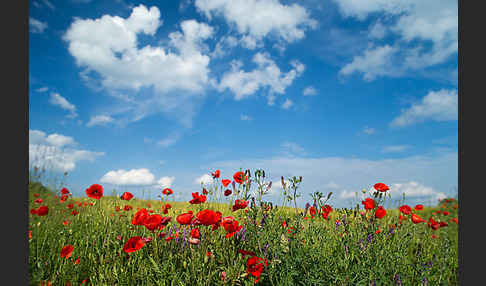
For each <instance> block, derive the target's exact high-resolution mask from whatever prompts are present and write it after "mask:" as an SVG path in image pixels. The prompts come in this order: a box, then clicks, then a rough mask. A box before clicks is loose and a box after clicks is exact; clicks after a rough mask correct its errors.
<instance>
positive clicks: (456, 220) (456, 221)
mask: <svg viewBox="0 0 486 286" xmlns="http://www.w3.org/2000/svg"><path fill="white" fill-rule="evenodd" d="M451 220H452V221H453V222H455V223H456V224H458V223H459V220H458V219H457V217H454V218H452V219H451Z"/></svg>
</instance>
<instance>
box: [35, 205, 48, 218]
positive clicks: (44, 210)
mask: <svg viewBox="0 0 486 286" xmlns="http://www.w3.org/2000/svg"><path fill="white" fill-rule="evenodd" d="M36 213H37V215H38V216H45V215H46V214H48V213H49V207H48V206H41V207H39V208H37V210H36Z"/></svg>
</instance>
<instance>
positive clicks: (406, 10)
mask: <svg viewBox="0 0 486 286" xmlns="http://www.w3.org/2000/svg"><path fill="white" fill-rule="evenodd" d="M334 2H335V3H336V4H337V5H338V7H339V9H340V11H341V13H342V15H343V16H344V17H354V18H357V19H358V20H365V19H366V18H368V16H369V15H373V16H376V15H380V16H382V18H383V19H386V20H387V23H386V25H387V26H388V27H389V29H387V30H386V31H384V30H383V27H382V26H383V25H382V23H381V19H378V20H377V21H376V23H375V25H374V26H373V27H372V28H371V30H370V38H375V39H381V38H383V37H384V36H385V33H388V32H390V33H394V34H395V35H396V36H397V38H396V40H395V41H394V44H393V46H394V47H395V48H396V50H394V54H395V55H396V57H394V58H393V59H392V58H391V57H389V58H387V59H386V60H387V61H388V62H390V61H393V64H392V63H389V70H388V72H387V70H386V69H385V70H383V69H381V66H383V64H382V65H380V66H378V67H376V66H374V65H371V66H369V67H368V68H369V69H374V68H377V69H379V70H380V72H378V73H375V72H374V71H373V70H371V71H370V70H366V69H359V68H356V69H350V70H349V73H344V74H345V75H348V74H351V73H353V72H361V73H364V74H365V75H366V73H368V75H373V74H374V75H375V76H399V75H403V74H405V73H406V72H412V71H417V70H421V69H425V68H428V67H431V66H434V65H437V64H440V63H443V62H445V61H446V60H448V59H449V58H450V57H451V56H452V55H453V54H457V49H458V10H457V7H458V6H457V5H458V4H457V1H456V0H428V1H422V0H362V1H361V0H360V1H356V0H334ZM366 52H369V51H365V54H364V56H362V57H364V58H367V57H369V56H371V55H370V54H368V55H366ZM355 59H356V58H355ZM375 76H368V78H366V76H365V79H367V80H373V79H374V78H375Z"/></svg>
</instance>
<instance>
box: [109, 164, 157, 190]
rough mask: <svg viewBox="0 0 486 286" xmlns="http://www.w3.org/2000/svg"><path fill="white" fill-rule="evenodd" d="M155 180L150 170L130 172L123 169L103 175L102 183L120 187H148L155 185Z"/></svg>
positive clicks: (143, 169)
mask: <svg viewBox="0 0 486 286" xmlns="http://www.w3.org/2000/svg"><path fill="white" fill-rule="evenodd" d="M154 180H155V177H154V175H153V174H152V173H151V172H150V171H149V170H148V169H145V168H141V169H132V170H129V171H125V170H123V169H120V170H116V171H109V172H108V173H106V174H105V175H103V177H102V178H101V179H100V182H102V183H108V184H112V185H118V186H147V185H153V184H154V182H155V181H154Z"/></svg>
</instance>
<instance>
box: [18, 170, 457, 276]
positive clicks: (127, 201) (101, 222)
mask: <svg viewBox="0 0 486 286" xmlns="http://www.w3.org/2000/svg"><path fill="white" fill-rule="evenodd" d="M211 175H212V177H213V178H214V179H215V181H214V183H213V184H212V185H210V186H202V187H201V190H200V191H199V192H196V193H193V194H192V197H193V199H192V200H190V201H189V202H175V201H173V200H172V199H171V195H172V196H173V194H174V193H175V192H177V190H176V189H170V188H166V189H163V190H160V199H159V200H141V199H139V198H137V197H135V196H133V194H131V193H129V192H125V193H123V194H117V195H116V196H113V195H112V196H109V195H107V194H106V192H105V193H104V192H103V186H101V185H98V184H93V185H91V186H89V185H88V186H86V187H87V188H86V196H85V197H73V196H72V195H71V192H70V191H69V190H68V189H66V188H61V189H60V190H50V189H48V188H46V187H44V186H43V185H42V184H41V183H39V182H37V181H35V180H31V181H30V182H29V211H30V215H29V227H28V234H26V235H28V239H29V258H28V259H29V278H30V285H254V284H255V283H256V284H259V285H456V284H457V281H458V255H457V249H458V219H457V212H458V202H457V200H455V199H453V198H447V199H444V200H442V201H440V202H439V203H438V205H437V206H434V207H424V206H423V205H416V206H408V205H404V204H402V205H400V206H397V208H395V209H385V208H384V207H383V205H384V202H385V201H386V200H387V199H389V198H390V196H389V192H388V191H389V188H388V186H387V185H386V184H385V183H376V184H375V185H374V192H373V193H371V194H370V195H369V197H368V198H366V199H364V200H363V201H361V202H359V203H357V204H356V207H355V208H353V209H338V208H333V206H332V193H329V194H322V193H319V192H315V193H313V194H312V197H311V198H309V203H308V204H307V205H306V208H305V209H301V208H298V207H297V203H296V198H297V197H298V196H299V191H298V187H299V184H300V183H301V181H302V178H301V177H300V178H299V177H292V178H288V181H286V182H287V183H286V182H285V181H284V178H283V177H282V185H283V186H284V191H283V193H282V202H283V205H279V206H276V205H274V204H272V203H269V202H266V201H265V195H266V194H267V192H268V190H269V189H270V188H271V182H268V181H266V178H265V173H264V171H263V170H257V171H255V172H253V173H252V172H250V171H249V170H247V171H245V172H242V171H239V172H236V173H235V174H234V176H233V178H221V177H220V172H219V171H215V172H213V173H211ZM228 202H230V203H228Z"/></svg>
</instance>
